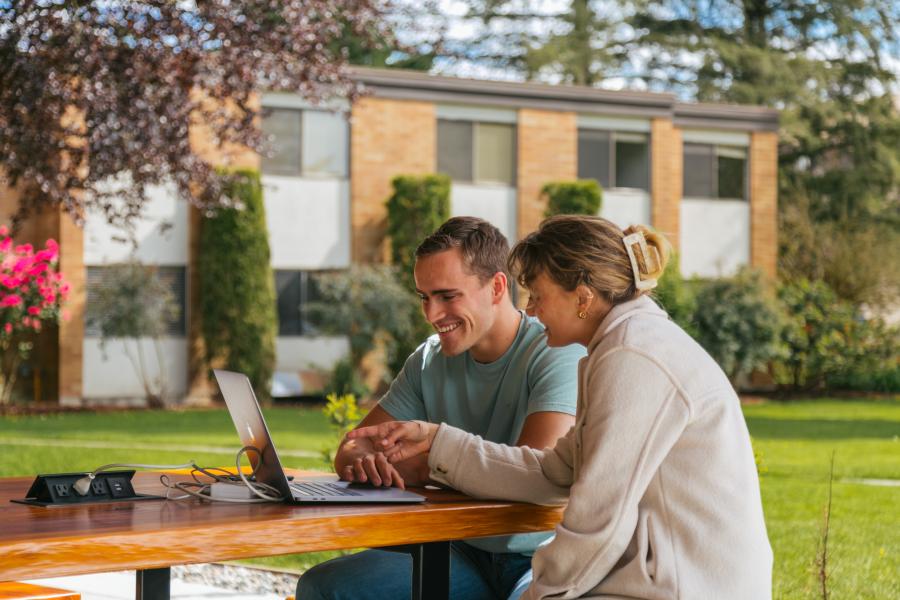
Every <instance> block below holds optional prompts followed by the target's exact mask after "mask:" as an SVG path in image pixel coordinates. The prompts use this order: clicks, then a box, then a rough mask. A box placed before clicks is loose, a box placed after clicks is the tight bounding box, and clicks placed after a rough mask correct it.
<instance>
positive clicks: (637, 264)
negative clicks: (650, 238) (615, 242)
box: [622, 231, 659, 290]
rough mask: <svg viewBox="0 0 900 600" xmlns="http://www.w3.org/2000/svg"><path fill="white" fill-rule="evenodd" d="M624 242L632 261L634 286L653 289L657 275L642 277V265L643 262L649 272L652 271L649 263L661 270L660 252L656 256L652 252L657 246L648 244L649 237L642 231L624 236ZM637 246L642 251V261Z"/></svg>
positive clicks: (640, 288)
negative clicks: (637, 252) (636, 251)
mask: <svg viewBox="0 0 900 600" xmlns="http://www.w3.org/2000/svg"><path fill="white" fill-rule="evenodd" d="M622 242H624V244H625V251H626V252H628V259H629V260H630V261H631V270H632V271H633V272H634V287H636V288H637V289H639V290H652V289H653V288H655V287H656V277H648V278H647V279H641V265H642V264H643V266H644V268H645V270H646V272H647V274H649V272H650V271H649V267H648V265H650V264H651V263H653V265H654V266H655V267H656V268H655V269H654V270H659V258H658V254H657V256H656V257H654V255H653V253H652V252H651V250H653V251H655V250H656V248H650V247H648V246H647V239H646V238H645V237H644V234H643V232H641V231H638V232H636V233H630V234H628V235H626V236H625V237H624V238H622ZM635 246H637V247H638V248H639V249H640V251H641V257H640V261H638V257H637V256H636V255H635V253H634V247H635Z"/></svg>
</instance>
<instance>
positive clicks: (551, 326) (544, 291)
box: [525, 273, 586, 346]
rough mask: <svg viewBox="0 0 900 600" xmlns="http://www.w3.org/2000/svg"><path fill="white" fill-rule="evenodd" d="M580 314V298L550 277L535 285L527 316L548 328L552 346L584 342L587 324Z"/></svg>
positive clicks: (548, 341)
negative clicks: (536, 319) (579, 316)
mask: <svg viewBox="0 0 900 600" xmlns="http://www.w3.org/2000/svg"><path fill="white" fill-rule="evenodd" d="M579 310H580V309H579V304H578V295H577V294H576V293H575V292H574V291H571V292H569V291H566V290H565V289H563V288H562V286H560V285H559V284H557V283H555V282H554V281H553V280H552V279H550V278H549V277H547V275H546V274H544V273H541V274H540V275H538V276H537V277H536V278H535V279H534V281H532V282H531V286H530V287H529V289H528V305H527V306H526V307H525V312H526V313H528V314H529V315H531V316H533V317H537V318H538V319H539V320H540V321H541V323H543V324H544V327H546V333H547V345H548V346H568V345H569V344H575V343H580V342H582V340H583V337H584V331H583V330H584V328H585V325H586V323H585V321H584V320H583V319H579V318H578V312H579Z"/></svg>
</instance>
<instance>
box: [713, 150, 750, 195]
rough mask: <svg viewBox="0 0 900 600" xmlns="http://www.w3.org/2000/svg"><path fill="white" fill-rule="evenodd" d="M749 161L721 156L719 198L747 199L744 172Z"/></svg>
mask: <svg viewBox="0 0 900 600" xmlns="http://www.w3.org/2000/svg"><path fill="white" fill-rule="evenodd" d="M746 165H747V161H746V159H744V158H734V157H731V156H719V198H739V199H741V200H745V199H746V198H745V196H746V189H747V188H746V186H745V185H744V174H745V173H746Z"/></svg>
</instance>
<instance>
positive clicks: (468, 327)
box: [297, 217, 584, 600]
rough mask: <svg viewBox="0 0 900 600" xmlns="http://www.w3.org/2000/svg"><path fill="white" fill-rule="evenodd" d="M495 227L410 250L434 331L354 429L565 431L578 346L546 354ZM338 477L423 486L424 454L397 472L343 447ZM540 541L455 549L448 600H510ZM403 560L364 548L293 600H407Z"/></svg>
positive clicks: (487, 433) (498, 438)
mask: <svg viewBox="0 0 900 600" xmlns="http://www.w3.org/2000/svg"><path fill="white" fill-rule="evenodd" d="M508 253H509V245H508V243H507V241H506V238H505V237H503V234H501V233H500V231H499V230H497V228H496V227H494V226H493V225H491V224H490V223H487V222H486V221H483V220H481V219H476V218H474V217H456V218H453V219H450V220H449V221H447V222H446V223H444V224H443V225H441V227H440V228H439V229H438V230H437V231H435V232H434V233H433V234H432V235H430V236H429V237H427V238H426V239H425V240H424V241H423V242H422V244H421V245H420V246H419V247H418V248H417V249H416V266H415V280H416V292H417V293H418V294H419V297H420V298H421V299H422V310H423V312H424V314H425V318H426V319H427V320H428V322H429V323H431V325H432V326H433V327H434V329H435V331H436V332H437V335H434V336H432V337H430V338H429V339H428V340H427V341H426V342H425V343H424V344H422V345H421V346H420V347H419V348H418V349H417V350H416V351H415V352H414V353H413V354H412V355H411V356H410V357H409V358H408V359H407V361H406V364H405V365H404V367H403V370H402V371H401V372H400V374H398V375H397V378H396V379H395V380H394V381H393V383H392V384H391V387H390V389H389V390H388V392H387V393H386V394H385V395H384V397H382V398H381V400H380V401H379V402H378V405H377V406H376V407H375V408H374V409H372V411H371V412H370V413H369V414H368V415H367V416H366V418H365V419H363V421H362V423H361V424H360V426H367V425H377V424H379V423H382V422H385V421H392V420H411V419H419V420H427V421H431V422H434V423H441V422H444V423H449V424H451V425H454V426H456V427H459V428H462V429H465V430H467V431H470V432H472V433H476V434H478V435H480V436H482V437H483V438H484V439H486V440H490V441H494V442H500V443H505V444H510V445H519V446H530V447H533V448H545V447H548V446H553V445H554V443H555V442H556V440H557V438H559V437H562V436H563V435H564V434H565V433H566V432H567V431H568V430H569V428H570V427H571V426H572V425H573V424H574V422H575V419H574V416H573V415H574V414H575V399H576V395H577V389H576V382H577V363H578V361H579V360H580V359H581V358H582V357H583V356H584V349H583V348H582V347H580V346H569V347H566V348H554V349H551V348H548V347H547V344H546V339H545V337H544V335H543V326H541V325H540V323H539V322H538V321H537V320H536V319H533V318H531V317H527V316H526V315H525V314H524V313H523V312H522V311H519V310H517V309H516V308H515V306H513V304H512V300H511V298H510V293H509V286H510V283H509V276H508V274H507V269H506V257H507V254H508ZM334 466H335V470H336V471H337V473H338V474H339V475H340V476H341V477H342V478H343V479H346V480H350V481H362V482H365V481H368V482H371V483H373V484H374V485H396V486H400V487H405V486H407V485H424V484H425V483H427V482H428V475H427V474H428V464H427V455H425V456H420V457H418V458H416V459H412V460H411V461H407V462H406V463H400V464H399V465H396V468H395V466H393V465H391V464H390V463H388V462H387V460H385V458H384V455H383V454H381V453H380V452H377V451H375V449H374V448H373V447H372V446H371V443H370V442H369V440H367V439H360V440H345V441H344V442H343V443H342V444H341V447H340V449H339V450H338V453H337V456H336V457H335V461H334ZM549 537H550V533H549V532H547V533H538V534H523V535H514V536H502V537H491V538H480V539H475V540H468V541H462V542H453V544H452V554H451V567H450V570H451V575H450V592H451V596H452V597H454V598H467V599H468V598H473V599H480V598H501V599H506V598H509V599H510V600H512V599H515V598H518V596H519V594H521V593H522V591H524V589H525V588H526V587H527V584H528V582H529V581H530V573H531V554H532V553H533V552H534V550H535V548H537V546H538V544H540V543H541V542H543V541H544V540H546V539H547V538H549ZM411 566H412V563H411V559H410V557H409V556H408V555H404V554H399V553H394V552H389V551H385V550H367V551H365V552H361V553H359V554H354V555H351V556H345V557H342V558H338V559H335V560H331V561H328V562H326V563H323V564H320V565H318V566H316V567H313V568H312V569H310V570H309V571H307V572H306V573H305V574H304V575H303V576H302V577H301V579H300V582H299V583H298V585H297V598H298V599H303V600H308V599H315V598H329V599H344V598H354V599H362V598H373V599H374V598H400V599H402V598H409V597H410V595H411V589H410V588H411V583H410V582H411V571H412V569H411Z"/></svg>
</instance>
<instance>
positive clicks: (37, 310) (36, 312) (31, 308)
mask: <svg viewBox="0 0 900 600" xmlns="http://www.w3.org/2000/svg"><path fill="white" fill-rule="evenodd" d="M28 314H29V315H32V316H37V315H39V314H41V309H40V308H38V307H37V306H29V307H28Z"/></svg>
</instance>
